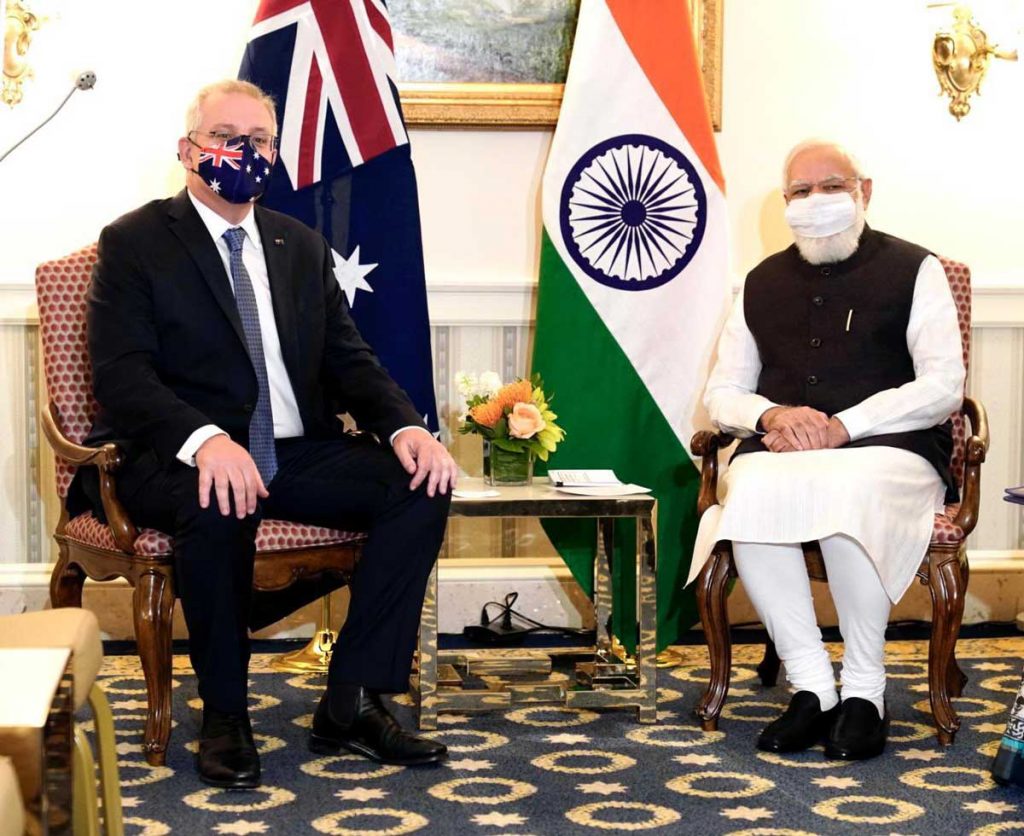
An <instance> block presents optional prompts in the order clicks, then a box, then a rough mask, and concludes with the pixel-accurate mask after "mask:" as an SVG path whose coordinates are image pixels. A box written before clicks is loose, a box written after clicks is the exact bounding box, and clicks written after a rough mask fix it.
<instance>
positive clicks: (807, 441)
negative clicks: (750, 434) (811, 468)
mask: <svg viewBox="0 0 1024 836" xmlns="http://www.w3.org/2000/svg"><path fill="white" fill-rule="evenodd" d="M761 426H762V427H764V429H765V432H766V436H765V444H766V445H768V444H769V441H768V439H767V436H768V435H771V434H772V433H777V434H778V436H779V437H780V438H781V441H782V442H785V444H786V445H788V448H791V449H793V450H821V449H823V448H825V447H828V416H827V415H826V414H825V413H824V412H819V411H818V410H816V409H811V408H810V407H809V406H773V407H772V408H771V409H769V410H766V411H765V412H764V414H763V415H762V416H761ZM773 443H776V444H777V445H779V444H780V442H779V441H778V440H777V439H775V438H774V437H773ZM768 449H770V450H773V449H775V448H773V447H771V446H769V447H768ZM775 452H782V450H775Z"/></svg>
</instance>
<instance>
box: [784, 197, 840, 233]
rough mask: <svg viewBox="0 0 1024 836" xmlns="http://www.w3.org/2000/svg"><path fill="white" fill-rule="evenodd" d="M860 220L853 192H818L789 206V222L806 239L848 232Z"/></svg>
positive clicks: (794, 230) (787, 221)
mask: <svg viewBox="0 0 1024 836" xmlns="http://www.w3.org/2000/svg"><path fill="white" fill-rule="evenodd" d="M856 221H857V206H856V204H855V203H854V202H853V195H851V194H850V193H849V192H840V193H839V194H822V193H821V192H815V193H814V194H812V195H810V196H809V197H805V198H801V199H800V200H791V201H790V202H789V204H788V205H787V206H786V223H788V224H789V228H790V229H792V230H793V232H794V233H795V234H797V235H800V236H803V237H804V238H828V237H829V236H830V235H835V234H836V233H839V232H845V231H846V230H847V229H849V228H850V227H851V226H853V225H854V223H855V222H856Z"/></svg>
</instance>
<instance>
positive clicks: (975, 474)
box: [953, 398, 989, 536]
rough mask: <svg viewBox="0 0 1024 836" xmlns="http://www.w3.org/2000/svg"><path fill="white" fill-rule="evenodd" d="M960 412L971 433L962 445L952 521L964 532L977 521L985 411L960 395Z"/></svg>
mask: <svg viewBox="0 0 1024 836" xmlns="http://www.w3.org/2000/svg"><path fill="white" fill-rule="evenodd" d="M961 411H962V412H963V414H964V417H965V418H967V420H968V421H969V422H970V424H971V435H969V436H967V439H966V442H965V445H964V476H963V482H962V484H963V488H962V490H963V495H962V496H961V497H960V511H959V513H958V514H957V515H956V519H955V520H953V522H954V524H955V525H958V526H959V527H960V528H961V529H963V532H964V535H965V536H966V535H968V534H970V533H971V532H972V531H974V527H975V526H976V525H977V524H978V508H979V506H980V505H981V465H982V464H983V463H984V461H985V455H986V454H987V453H988V445H989V436H988V413H986V412H985V406H984V404H982V403H981V401H976V400H975V399H974V398H964V404H963V407H961Z"/></svg>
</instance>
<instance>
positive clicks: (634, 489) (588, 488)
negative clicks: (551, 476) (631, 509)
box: [555, 483, 651, 496]
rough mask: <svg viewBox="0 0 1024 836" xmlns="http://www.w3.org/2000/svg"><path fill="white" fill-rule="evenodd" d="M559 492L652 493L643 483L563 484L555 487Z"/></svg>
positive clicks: (602, 493) (603, 494) (575, 493)
mask: <svg viewBox="0 0 1024 836" xmlns="http://www.w3.org/2000/svg"><path fill="white" fill-rule="evenodd" d="M555 490H556V491H558V492H559V493H571V494H574V495H576V496H631V495H633V494H638V493H650V492H651V489H650V488H645V487H643V486H642V485H623V484H622V483H619V484H618V485H563V486H561V487H557V486H556V487H555Z"/></svg>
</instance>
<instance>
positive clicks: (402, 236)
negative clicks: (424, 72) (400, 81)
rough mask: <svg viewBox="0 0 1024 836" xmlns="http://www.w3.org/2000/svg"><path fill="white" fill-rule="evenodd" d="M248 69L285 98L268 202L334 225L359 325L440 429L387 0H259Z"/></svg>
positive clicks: (341, 278) (324, 230)
mask: <svg viewBox="0 0 1024 836" xmlns="http://www.w3.org/2000/svg"><path fill="white" fill-rule="evenodd" d="M238 76H239V78H244V79H246V80H248V81H251V82H253V83H254V84H256V85H257V86H258V87H260V88H261V89H262V90H264V91H265V92H267V93H269V94H270V95H271V96H273V97H274V101H275V103H276V107H277V120H278V125H279V129H278V132H279V133H280V142H279V152H278V158H277V161H276V162H275V164H274V167H275V169H276V170H277V174H276V176H273V177H271V178H270V182H269V184H268V186H267V191H266V194H264V196H263V198H262V204H263V206H265V207H267V208H268V209H275V210H277V211H279V212H284V213H286V214H288V215H291V216H292V217H294V218H298V219H299V220H301V221H302V222H303V223H305V224H307V225H308V226H310V227H311V228H313V229H315V230H317V231H318V232H320V233H321V234H322V235H323V236H324V238H325V239H326V240H327V243H328V244H329V245H330V247H331V250H332V251H333V254H334V255H333V257H334V272H335V277H336V278H337V281H338V285H339V287H340V288H341V290H342V292H343V294H344V297H345V303H346V304H347V305H348V307H349V310H350V312H351V314H352V318H353V319H354V320H355V323H356V325H357V326H358V328H359V332H360V334H362V336H363V338H364V339H365V340H366V341H367V342H368V343H369V344H370V345H371V346H373V349H374V351H375V352H376V353H377V356H378V357H379V358H380V361H381V363H383V365H384V366H385V368H387V370H388V372H389V373H390V374H391V376H392V377H393V378H394V379H395V380H396V381H397V382H398V385H399V386H401V387H402V388H403V389H404V390H405V391H406V392H407V393H408V395H409V397H410V398H411V399H412V402H413V404H415V406H416V409H417V412H419V414H420V415H422V416H423V418H424V422H425V423H426V425H427V427H428V428H429V429H430V430H431V432H437V431H438V429H439V427H438V421H437V400H436V396H435V393H434V377H433V358H432V356H431V349H430V319H429V316H428V311H427V289H426V278H425V275H424V266H423V237H422V233H421V230H420V210H419V197H418V193H417V189H416V172H415V170H414V169H413V164H412V154H411V150H410V148H409V136H408V134H407V133H406V131H405V124H404V123H403V121H402V109H401V104H400V101H399V96H398V87H397V84H396V79H395V55H394V46H393V42H392V37H391V25H390V23H389V22H388V12H387V5H386V0H301V1H300V0H261V2H260V4H259V8H258V9H257V11H256V21H255V23H254V24H253V27H252V30H251V31H250V35H249V43H248V44H247V46H246V49H245V55H244V56H243V57H242V65H241V67H240V68H239V71H238ZM281 169H284V173H282V171H281Z"/></svg>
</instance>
